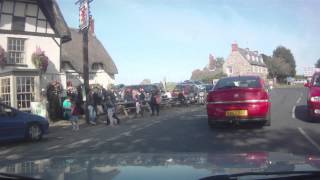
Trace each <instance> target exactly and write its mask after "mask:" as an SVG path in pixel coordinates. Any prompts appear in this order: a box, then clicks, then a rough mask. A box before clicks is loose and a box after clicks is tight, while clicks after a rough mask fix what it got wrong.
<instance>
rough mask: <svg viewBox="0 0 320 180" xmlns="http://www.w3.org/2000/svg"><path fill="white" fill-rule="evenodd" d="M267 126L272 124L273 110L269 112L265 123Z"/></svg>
mask: <svg viewBox="0 0 320 180" xmlns="http://www.w3.org/2000/svg"><path fill="white" fill-rule="evenodd" d="M264 125H265V126H271V112H270V111H269V112H268V115H267V118H266V122H265V123H264Z"/></svg>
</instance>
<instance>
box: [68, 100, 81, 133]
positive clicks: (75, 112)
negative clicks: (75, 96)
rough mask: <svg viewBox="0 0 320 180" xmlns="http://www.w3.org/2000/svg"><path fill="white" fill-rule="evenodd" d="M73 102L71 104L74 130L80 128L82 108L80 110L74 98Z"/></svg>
mask: <svg viewBox="0 0 320 180" xmlns="http://www.w3.org/2000/svg"><path fill="white" fill-rule="evenodd" d="M71 103H72V106H71V117H70V122H71V125H72V130H73V131H78V130H79V124H78V121H79V115H80V110H79V108H78V106H77V103H76V101H75V100H72V101H71Z"/></svg>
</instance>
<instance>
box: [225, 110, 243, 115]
mask: <svg viewBox="0 0 320 180" xmlns="http://www.w3.org/2000/svg"><path fill="white" fill-rule="evenodd" d="M226 116H227V117H238V116H248V111H247V110H232V111H226Z"/></svg>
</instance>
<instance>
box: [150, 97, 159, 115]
mask: <svg viewBox="0 0 320 180" xmlns="http://www.w3.org/2000/svg"><path fill="white" fill-rule="evenodd" d="M160 101H161V98H160V95H159V93H158V91H153V92H152V94H151V100H150V105H151V111H152V113H151V116H154V115H155V111H156V112H157V116H159V111H160Z"/></svg>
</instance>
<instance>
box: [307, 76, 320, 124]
mask: <svg viewBox="0 0 320 180" xmlns="http://www.w3.org/2000/svg"><path fill="white" fill-rule="evenodd" d="M305 86H306V87H308V88H309V93H308V100H307V103H308V112H309V113H308V114H309V116H310V118H309V119H310V120H315V119H316V118H319V117H320V73H319V72H317V73H315V74H314V75H313V76H312V79H311V81H310V82H309V83H306V84H305Z"/></svg>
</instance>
